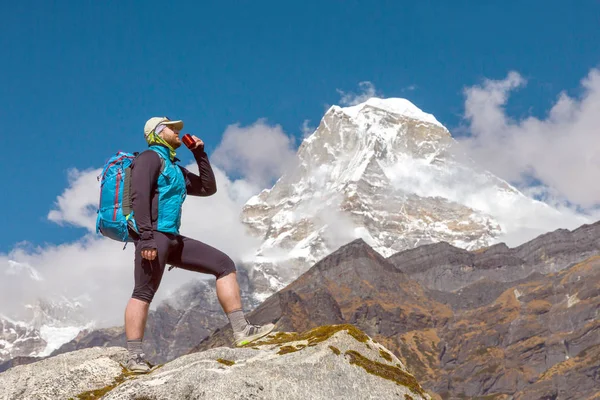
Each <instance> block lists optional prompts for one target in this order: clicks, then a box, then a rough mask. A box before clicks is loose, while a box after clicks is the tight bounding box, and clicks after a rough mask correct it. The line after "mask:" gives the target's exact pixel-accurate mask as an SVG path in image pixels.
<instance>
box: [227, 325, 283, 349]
mask: <svg viewBox="0 0 600 400" xmlns="http://www.w3.org/2000/svg"><path fill="white" fill-rule="evenodd" d="M273 328H275V325H273V324H266V325H262V326H260V325H252V324H248V326H246V329H244V330H243V331H242V332H235V333H234V334H233V338H234V339H235V345H236V347H241V346H245V345H247V344H248V343H250V342H254V341H255V340H257V339H260V338H261V337H263V336H267V335H268V334H269V333H271V331H272V330H273Z"/></svg>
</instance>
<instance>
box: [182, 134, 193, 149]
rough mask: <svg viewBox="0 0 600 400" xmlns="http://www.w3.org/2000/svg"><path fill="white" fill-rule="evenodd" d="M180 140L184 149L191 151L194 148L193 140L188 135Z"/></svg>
mask: <svg viewBox="0 0 600 400" xmlns="http://www.w3.org/2000/svg"><path fill="white" fill-rule="evenodd" d="M181 140H182V141H183V144H185V145H186V147H187V148H188V149H190V150H191V149H193V148H194V146H196V141H195V140H194V138H192V135H190V134H189V133H186V134H185V135H183V137H182V138H181Z"/></svg>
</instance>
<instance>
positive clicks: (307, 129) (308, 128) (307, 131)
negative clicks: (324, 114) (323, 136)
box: [300, 119, 317, 139]
mask: <svg viewBox="0 0 600 400" xmlns="http://www.w3.org/2000/svg"><path fill="white" fill-rule="evenodd" d="M316 129H317V128H315V127H314V126H312V125H310V120H308V119H305V120H304V122H302V126H301V127H300V131H301V132H302V138H303V139H306V138H307V137H309V136H310V135H312V134H313V133H314V132H315V130H316Z"/></svg>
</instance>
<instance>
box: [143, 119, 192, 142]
mask: <svg viewBox="0 0 600 400" xmlns="http://www.w3.org/2000/svg"><path fill="white" fill-rule="evenodd" d="M160 124H163V125H168V126H172V127H174V128H175V129H177V130H182V129H183V121H181V120H177V121H171V120H170V119H169V117H152V118H150V119H149V120H148V121H146V125H144V136H145V137H148V135H149V134H151V133H152V132H153V131H154V129H156V127H157V126H158V125H160Z"/></svg>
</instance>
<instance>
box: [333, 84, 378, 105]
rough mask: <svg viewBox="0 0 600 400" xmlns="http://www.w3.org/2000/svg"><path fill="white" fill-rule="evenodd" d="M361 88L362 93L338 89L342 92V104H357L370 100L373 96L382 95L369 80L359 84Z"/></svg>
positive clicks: (340, 101)
mask: <svg viewBox="0 0 600 400" xmlns="http://www.w3.org/2000/svg"><path fill="white" fill-rule="evenodd" d="M358 86H359V87H360V89H361V92H360V93H352V92H344V91H342V90H340V89H337V92H338V93H339V94H340V96H341V98H340V100H339V103H340V105H342V106H355V105H357V104H360V103H364V102H365V101H367V100H369V99H370V98H371V97H380V96H381V95H380V94H379V93H378V92H377V90H376V89H375V85H373V84H372V83H371V82H369V81H363V82H360V83H359V84H358Z"/></svg>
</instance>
